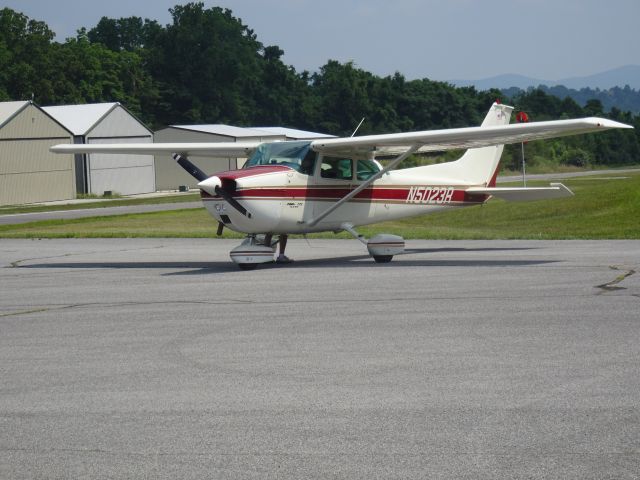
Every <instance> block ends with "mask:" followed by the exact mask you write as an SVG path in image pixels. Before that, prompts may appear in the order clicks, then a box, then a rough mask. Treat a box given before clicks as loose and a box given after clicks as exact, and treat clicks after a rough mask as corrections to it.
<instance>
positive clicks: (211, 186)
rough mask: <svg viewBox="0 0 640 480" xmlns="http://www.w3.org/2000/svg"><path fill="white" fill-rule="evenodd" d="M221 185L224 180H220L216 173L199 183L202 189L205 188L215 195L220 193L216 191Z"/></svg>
mask: <svg viewBox="0 0 640 480" xmlns="http://www.w3.org/2000/svg"><path fill="white" fill-rule="evenodd" d="M220 187H222V181H221V180H220V178H219V177H216V176H215V175H214V176H213V177H209V178H207V179H206V180H203V181H201V182H200V183H198V188H200V189H201V190H204V191H205V192H207V193H208V194H209V195H213V196H216V195H218V192H217V191H216V189H217V188H220Z"/></svg>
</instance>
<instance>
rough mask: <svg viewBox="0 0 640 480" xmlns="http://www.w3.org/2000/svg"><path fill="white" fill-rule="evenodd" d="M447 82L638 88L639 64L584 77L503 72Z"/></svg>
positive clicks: (481, 87)
mask: <svg viewBox="0 0 640 480" xmlns="http://www.w3.org/2000/svg"><path fill="white" fill-rule="evenodd" d="M449 83H452V84H453V85H456V86H458V87H468V86H471V85H473V86H475V87H476V89H478V90H481V91H482V90H489V89H491V88H497V89H499V90H504V89H507V88H511V87H517V88H520V89H523V90H526V89H527V88H529V87H537V86H538V85H547V86H549V87H553V86H555V85H564V86H565V87H567V88H574V89H580V88H599V89H603V90H606V89H609V88H613V87H624V86H625V85H629V86H630V87H631V88H632V89H635V90H640V65H627V66H624V67H619V68H614V69H613V70H607V71H606V72H602V73H597V74H595V75H589V76H586V77H571V78H564V79H560V80H543V79H539V78H531V77H525V76H523V75H515V74H505V75H497V76H495V77H491V78H485V79H482V80H449Z"/></svg>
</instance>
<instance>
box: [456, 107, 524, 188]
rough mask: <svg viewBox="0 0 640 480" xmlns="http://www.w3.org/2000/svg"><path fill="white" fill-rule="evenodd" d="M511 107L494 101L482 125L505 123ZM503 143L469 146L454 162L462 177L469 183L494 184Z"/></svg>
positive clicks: (509, 115) (489, 125)
mask: <svg viewBox="0 0 640 480" xmlns="http://www.w3.org/2000/svg"><path fill="white" fill-rule="evenodd" d="M512 111H513V107H510V106H508V105H502V104H499V103H494V104H493V105H492V106H491V109H490V110H489V113H487V116H486V117H485V118H484V121H483V122H482V125H481V126H483V127H493V126H497V125H507V124H508V123H509V119H510V118H511V112H512ZM503 150H504V145H494V146H491V147H483V148H471V149H469V150H467V151H466V152H465V153H464V155H463V156H462V157H461V158H460V159H459V160H458V161H456V162H454V164H455V165H456V168H457V169H459V174H460V175H462V179H463V180H464V181H466V182H469V183H474V184H479V185H486V186H490V187H492V186H495V184H496V177H497V176H498V166H499V164H500V157H501V156H502V151H503Z"/></svg>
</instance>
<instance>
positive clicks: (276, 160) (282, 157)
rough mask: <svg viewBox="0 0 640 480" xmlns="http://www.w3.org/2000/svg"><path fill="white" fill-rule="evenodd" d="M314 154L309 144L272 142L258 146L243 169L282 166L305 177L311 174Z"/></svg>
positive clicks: (314, 159)
mask: <svg viewBox="0 0 640 480" xmlns="http://www.w3.org/2000/svg"><path fill="white" fill-rule="evenodd" d="M315 161H316V152H314V151H313V150H311V142H297V141H296V142H273V143H263V144H262V145H260V146H258V148H257V149H256V151H255V152H254V154H253V155H252V156H251V158H250V159H249V160H247V162H246V163H245V164H244V167H243V168H250V167H255V166H258V165H282V166H285V167H290V168H293V169H294V170H297V171H298V172H300V173H303V174H305V175H311V174H313V170H314V166H315Z"/></svg>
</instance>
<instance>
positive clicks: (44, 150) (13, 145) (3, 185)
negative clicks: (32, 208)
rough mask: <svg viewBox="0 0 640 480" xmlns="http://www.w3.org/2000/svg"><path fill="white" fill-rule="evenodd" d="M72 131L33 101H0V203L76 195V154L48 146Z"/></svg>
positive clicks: (64, 139) (65, 140)
mask: <svg viewBox="0 0 640 480" xmlns="http://www.w3.org/2000/svg"><path fill="white" fill-rule="evenodd" d="M72 141H73V134H72V133H71V132H70V131H69V130H68V129H67V128H65V127H64V126H62V125H61V124H60V123H59V122H57V121H56V120H54V119H53V118H52V117H51V116H49V115H48V114H47V113H46V112H44V111H42V109H41V108H40V107H38V106H37V105H35V104H34V103H33V102H28V101H20V102H0V205H16V204H24V203H35V202H46V201H52V200H68V199H72V198H75V196H76V183H75V175H74V166H73V160H74V159H73V155H55V154H53V153H51V152H49V147H51V146H53V145H57V144H59V143H71V142H72Z"/></svg>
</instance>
